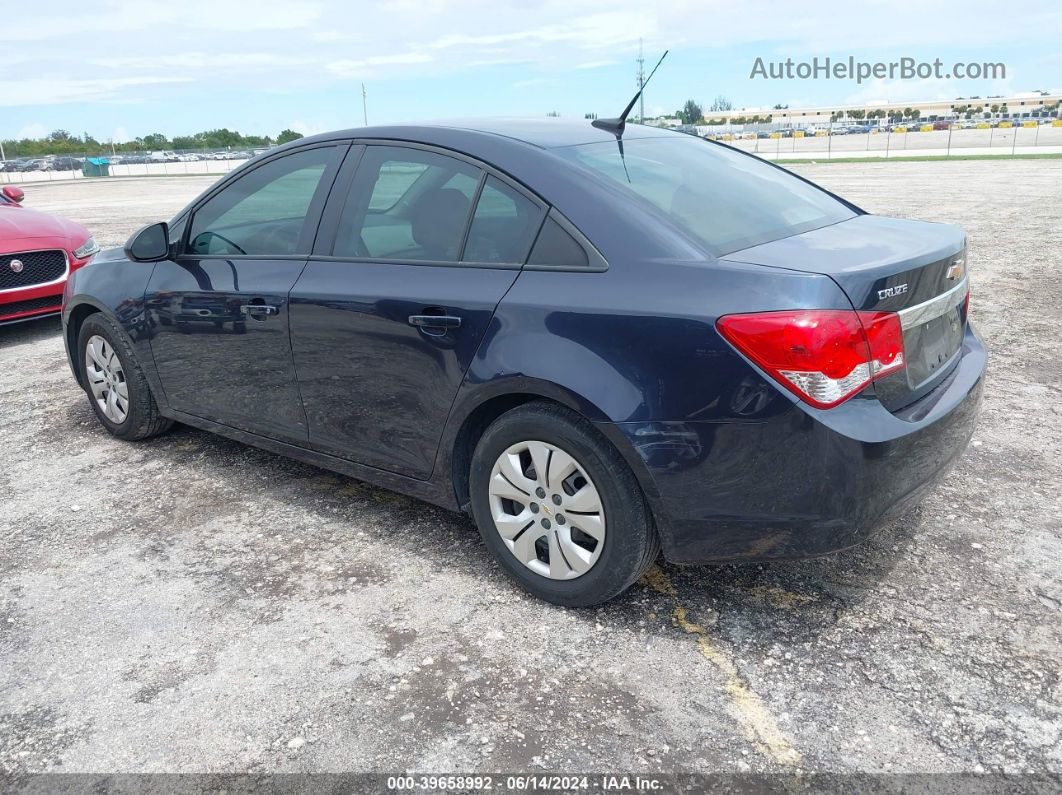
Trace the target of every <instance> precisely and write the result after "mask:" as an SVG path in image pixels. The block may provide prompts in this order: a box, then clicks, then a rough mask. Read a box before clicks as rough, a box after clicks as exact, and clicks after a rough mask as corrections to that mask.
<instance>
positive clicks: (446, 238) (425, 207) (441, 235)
mask: <svg viewBox="0 0 1062 795" xmlns="http://www.w3.org/2000/svg"><path fill="white" fill-rule="evenodd" d="M469 204H470V202H469V200H468V197H467V196H465V194H463V193H462V192H461V191H459V190H457V189H456V188H434V189H432V190H429V191H427V192H426V193H424V194H423V195H422V196H421V197H420V198H418V199H417V201H416V204H414V205H413V209H412V211H411V212H410V222H411V223H412V227H413V228H412V233H413V240H415V241H416V243H417V245H418V246H420V247H421V248H423V249H424V250H425V251H426V252H428V254H429V256H430V257H431V258H432V259H438V260H453V259H456V258H457V248H458V246H460V245H461V235H463V234H464V231H465V221H466V220H467V219H468V208H469Z"/></svg>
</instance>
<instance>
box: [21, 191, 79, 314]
mask: <svg viewBox="0 0 1062 795" xmlns="http://www.w3.org/2000/svg"><path fill="white" fill-rule="evenodd" d="M24 200H25V193H24V192H23V190H22V189H21V188H18V187H15V186H14V185H5V186H4V187H3V188H0V325H5V324H8V323H17V322H19V321H23V320H32V319H34V318H36V317H41V316H43V315H49V314H56V313H58V312H59V310H60V309H61V306H62V300H63V287H64V286H65V284H66V280H67V278H68V277H69V275H70V274H71V273H74V272H76V271H77V269H78V268H81V267H83V266H84V265H86V264H87V263H88V262H89V260H91V259H92V256H93V255H94V254H95V253H96V252H97V251H99V246H97V245H96V241H95V240H94V239H93V237H92V236H91V235H90V234H89V232H88V230H87V229H85V227H83V226H81V225H80V224H76V223H74V222H73V221H68V220H66V219H64V218H57V217H55V216H53V215H46V214H45V213H42V212H38V211H37V210H32V209H30V208H29V207H24V206H23V204H22V203H23V201H24Z"/></svg>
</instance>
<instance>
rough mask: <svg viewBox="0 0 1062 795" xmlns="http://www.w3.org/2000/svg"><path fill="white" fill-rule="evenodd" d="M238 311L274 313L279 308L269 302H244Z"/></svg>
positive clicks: (255, 313) (246, 313)
mask: <svg viewBox="0 0 1062 795" xmlns="http://www.w3.org/2000/svg"><path fill="white" fill-rule="evenodd" d="M240 311H241V312H243V313H244V314H245V315H275V314H277V313H278V312H280V309H279V308H278V307H275V306H270V305H269V304H244V305H243V306H241V307H240Z"/></svg>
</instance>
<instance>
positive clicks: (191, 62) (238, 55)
mask: <svg viewBox="0 0 1062 795" xmlns="http://www.w3.org/2000/svg"><path fill="white" fill-rule="evenodd" d="M88 62H89V63H91V64H94V65H98V66H108V67H111V68H113V69H135V70H138V71H139V70H144V69H232V68H238V67H276V68H281V67H288V66H299V65H302V64H309V63H314V62H315V59H313V58H309V57H299V56H294V55H280V54H274V53H267V52H223V53H206V52H183V53H160V54H158V55H132V56H128V55H126V56H122V55H119V56H114V57H107V58H90V59H89V60H88Z"/></svg>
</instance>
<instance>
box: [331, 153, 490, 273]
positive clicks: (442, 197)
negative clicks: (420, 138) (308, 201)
mask: <svg viewBox="0 0 1062 795" xmlns="http://www.w3.org/2000/svg"><path fill="white" fill-rule="evenodd" d="M481 173H482V172H481V170H480V169H478V168H476V167H475V166H473V165H470V164H469V163H466V162H465V161H463V160H458V159H457V158H453V157H447V156H445V155H440V154H437V153H435V152H428V151H424V150H419V149H411V148H407V147H400V146H369V147H368V148H367V149H366V150H365V156H364V157H363V158H362V160H361V163H360V164H359V165H358V171H357V174H356V175H355V177H354V182H353V184H352V185H351V190H350V195H349V196H348V197H347V202H346V205H345V207H344V208H343V214H342V217H341V219H340V222H339V229H338V234H337V236H336V242H335V247H334V251H333V253H334V254H335V255H336V256H340V257H363V258H371V259H392V260H407V261H423V262H457V261H458V259H459V258H460V255H461V244H462V242H463V241H464V237H465V230H466V229H467V227H468V219H469V216H470V214H471V212H472V202H473V200H474V198H475V191H476V188H477V187H478V185H479V180H480V176H481Z"/></svg>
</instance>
